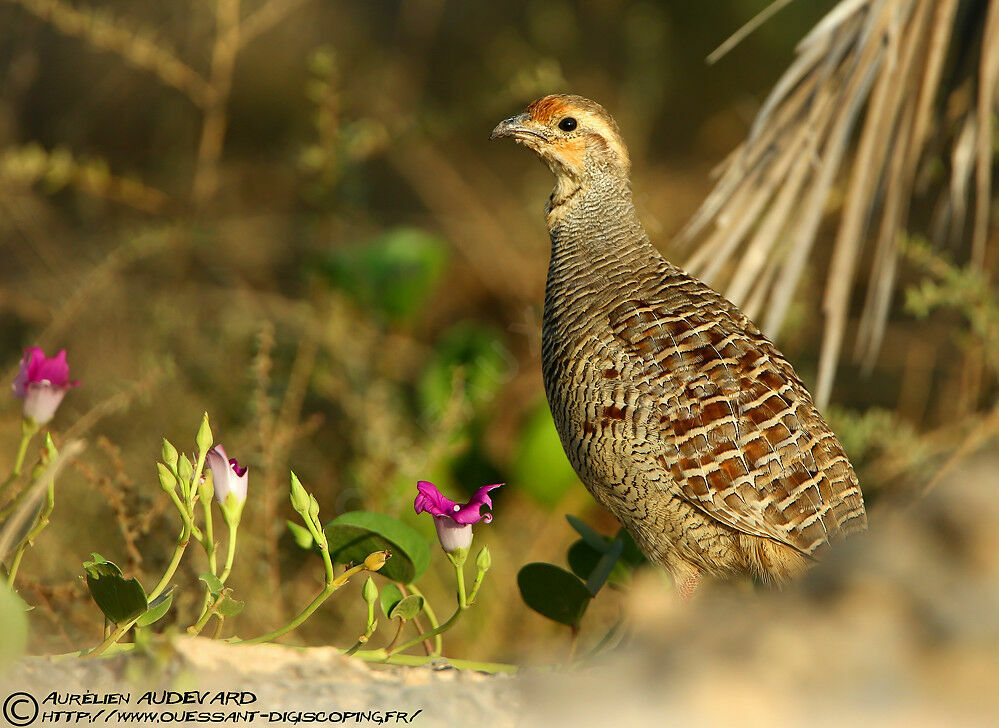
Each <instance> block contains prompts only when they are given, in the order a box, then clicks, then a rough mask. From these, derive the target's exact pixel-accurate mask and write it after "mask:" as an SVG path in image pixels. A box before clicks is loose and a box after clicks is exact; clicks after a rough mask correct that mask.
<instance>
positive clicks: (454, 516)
mask: <svg viewBox="0 0 999 728" xmlns="http://www.w3.org/2000/svg"><path fill="white" fill-rule="evenodd" d="M501 485H503V484H502V483H497V484H495V485H484V486H482V487H481V488H479V489H478V490H477V491H475V495H473V496H472V498H471V500H469V501H468V503H465V504H458V503H455V502H454V501H453V500H451V499H450V498H446V497H445V496H444V495H443V494H441V492H440V491H439V490H437V486H436V485H434V484H433V483H428V482H427V481H425V480H421V481H420V482H418V483H417V484H416V489H417V490H418V491H420V492H419V495H417V496H416V500H415V501H414V502H413V508H414V509H415V510H416V512H417V513H429V514H430V515H432V516H433V517H434V526H436V527H437V538H438V539H439V540H440V542H441V548H443V549H444V551H445V552H447V553H449V554H450V553H453V552H455V551H457V550H458V549H467V548H468V547H469V546H471V545H472V525H473V524H476V523H478V522H479V521H485V522H486V523H489V522H490V521H491V520H493V514H492V513H485V514H483V513H482V512H481V509H482V507H483V506H486V507H488V508H490V509H492V507H493V502H492V500H491V499H490V498H489V491H491V490H492V489H493V488H499V487H500V486H501Z"/></svg>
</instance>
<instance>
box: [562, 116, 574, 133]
mask: <svg viewBox="0 0 999 728" xmlns="http://www.w3.org/2000/svg"><path fill="white" fill-rule="evenodd" d="M558 128H559V129H561V130H562V131H572V130H573V129H575V128H576V120H575V119H573V118H572V117H571V116H567V117H565V118H564V119H562V121H560V122H559V123H558Z"/></svg>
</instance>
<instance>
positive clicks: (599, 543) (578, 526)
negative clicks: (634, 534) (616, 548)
mask: <svg viewBox="0 0 999 728" xmlns="http://www.w3.org/2000/svg"><path fill="white" fill-rule="evenodd" d="M565 520H567V521H568V522H569V525H570V526H572V528H573V530H574V531H575V532H576V533H578V534H579V535H580V536H582V537H583V540H584V541H586V543H588V544H589V545H590V546H591V547H592V548H593V549H595V550H596V551H599V552H600V553H603V552H604V551H606V550H607V547H608V546H609V545H610V541H609V540H608V539H607V538H606V537H604V536H601V535H600V534H599V533H597V532H596V531H594V530H593V529H592V528H591V527H590V526H589V525H588V524H586V523H584V522H583V521H581V520H579V519H578V518H576V517H575V516H570V515H569V514H566V516H565Z"/></svg>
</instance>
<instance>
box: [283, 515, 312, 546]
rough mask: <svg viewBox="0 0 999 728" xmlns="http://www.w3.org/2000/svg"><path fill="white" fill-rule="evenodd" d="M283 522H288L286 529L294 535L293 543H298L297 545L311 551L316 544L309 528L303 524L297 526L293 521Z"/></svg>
mask: <svg viewBox="0 0 999 728" xmlns="http://www.w3.org/2000/svg"><path fill="white" fill-rule="evenodd" d="M285 523H287V524H288V530H289V531H291V535H292V536H294V537H295V543H296V544H298V547H299V548H302V549H305V550H306V551H311V550H312V548H313V547H314V546H315V544H316V540H315V539H314V538H312V533H311V532H310V531H309V529H307V528H305V526H299V525H298V524H297V523H295V522H294V521H285Z"/></svg>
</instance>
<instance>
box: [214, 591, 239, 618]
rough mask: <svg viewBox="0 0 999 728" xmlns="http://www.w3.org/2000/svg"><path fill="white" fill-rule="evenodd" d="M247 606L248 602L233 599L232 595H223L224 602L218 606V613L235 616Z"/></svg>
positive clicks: (224, 615)
mask: <svg viewBox="0 0 999 728" xmlns="http://www.w3.org/2000/svg"><path fill="white" fill-rule="evenodd" d="M244 607H246V602H243V601H240V600H239V599H233V598H232V597H230V596H225V597H222V603H221V604H220V605H219V607H218V610H217V611H218V613H219V614H221V615H222V616H223V617H235V616H236V615H237V614H239V613H240V612H242V611H243V608H244Z"/></svg>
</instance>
